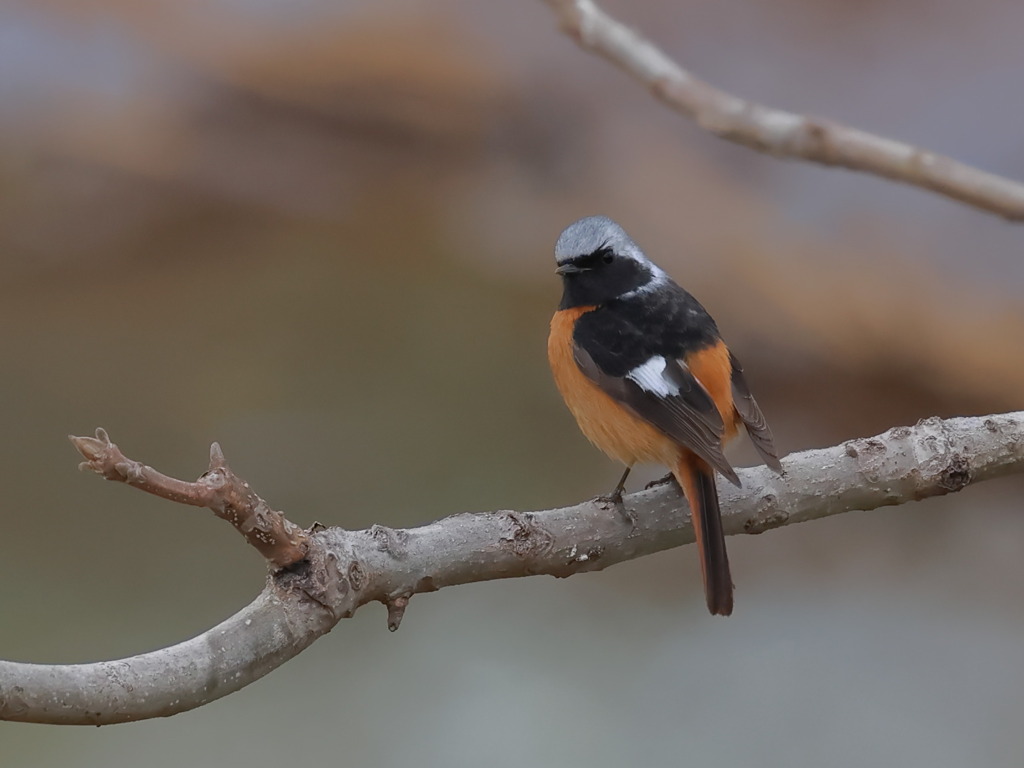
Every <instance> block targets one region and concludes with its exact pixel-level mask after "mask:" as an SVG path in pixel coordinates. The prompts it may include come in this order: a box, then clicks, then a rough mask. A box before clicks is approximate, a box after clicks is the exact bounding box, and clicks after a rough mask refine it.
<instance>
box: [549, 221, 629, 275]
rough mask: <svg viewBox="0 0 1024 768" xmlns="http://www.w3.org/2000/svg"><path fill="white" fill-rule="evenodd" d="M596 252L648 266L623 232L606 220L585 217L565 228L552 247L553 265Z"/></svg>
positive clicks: (612, 222) (616, 225) (613, 223)
mask: <svg viewBox="0 0 1024 768" xmlns="http://www.w3.org/2000/svg"><path fill="white" fill-rule="evenodd" d="M599 248H611V249H612V251H613V252H614V253H615V254H617V255H619V256H627V257H629V258H631V259H635V260H636V261H638V262H641V263H643V264H647V263H649V262H648V261H647V258H646V257H645V256H644V253H643V251H641V250H640V248H639V247H638V246H637V244H636V243H634V242H633V241H632V240H631V239H630V237H629V235H627V234H626V231H625V230H624V229H623V228H622V227H620V226H619V225H618V224H616V223H615V222H614V221H612V220H611V219H609V218H608V217H607V216H588V217H587V218H585V219H580V220H579V221H576V222H573V223H572V224H570V225H569V226H568V227H566V228H565V231H563V232H562V234H561V235H560V236H559V238H558V242H556V243H555V261H556V262H558V263H559V264H564V263H565V262H567V261H571V260H572V259H575V258H576V257H577V256H585V255H587V254H590V253H593V252H594V251H596V250H598V249H599Z"/></svg>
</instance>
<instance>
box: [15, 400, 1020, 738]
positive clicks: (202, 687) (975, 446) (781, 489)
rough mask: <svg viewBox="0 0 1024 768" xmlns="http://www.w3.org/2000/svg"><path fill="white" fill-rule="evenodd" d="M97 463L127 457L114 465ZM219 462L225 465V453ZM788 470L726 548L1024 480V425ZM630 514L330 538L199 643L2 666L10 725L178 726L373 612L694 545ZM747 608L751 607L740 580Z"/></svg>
mask: <svg viewBox="0 0 1024 768" xmlns="http://www.w3.org/2000/svg"><path fill="white" fill-rule="evenodd" d="M93 440H94V439H93V438H88V439H87V440H86V441H85V442H84V443H83V442H82V441H81V440H80V439H79V440H75V441H74V442H75V444H76V446H77V447H79V449H80V450H82V451H83V455H85V456H86V458H87V459H88V460H89V463H88V465H87V466H89V467H90V468H92V469H95V470H96V471H97V472H99V473H100V474H102V475H103V476H104V477H109V478H110V479H114V480H121V481H123V482H127V483H129V484H132V485H135V486H137V487H142V486H141V485H140V483H139V482H133V478H137V477H138V473H137V472H131V471H121V469H116V465H118V464H119V465H121V468H122V469H125V470H127V468H128V467H131V466H138V467H142V465H141V464H138V463H137V462H132V461H131V460H129V459H127V458H125V457H124V455H123V454H121V453H120V451H119V450H118V449H117V448H116V446H114V445H113V443H111V442H110V441H109V438H107V437H106V435H105V433H101V434H100V436H99V437H98V438H96V439H95V440H96V441H98V443H97V442H93ZM97 451H99V452H100V453H102V454H104V455H105V456H107V457H108V458H109V457H110V456H113V455H115V454H116V456H117V457H119V458H118V460H117V461H115V462H114V464H113V465H110V462H109V461H108V460H107V459H103V458H97V457H96V456H95V454H96V452H97ZM214 454H215V463H216V464H221V465H222V464H223V456H222V455H220V452H219V450H215V451H214ZM108 465H109V466H114V468H115V470H116V471H110V470H109V468H108ZM783 467H784V469H785V475H784V476H782V477H779V476H777V475H776V474H774V473H773V472H771V471H770V470H769V469H768V468H767V467H763V466H762V467H754V468H751V469H742V470H739V475H740V478H741V479H742V481H743V488H740V489H737V488H733V487H732V486H726V487H724V488H722V489H721V490H722V499H721V501H722V509H723V510H724V515H723V524H724V526H725V530H726V533H729V534H737V533H761V532H762V531H766V530H770V529H772V528H779V527H781V526H785V525H790V524H792V523H799V522H804V521H806V520H814V519H818V518H822V517H826V516H828V515H835V514H839V513H842V512H848V511H851V510H855V509H874V508H876V507H882V506H887V505H895V504H903V503H905V502H908V501H914V500H918V499H924V498H927V497H929V496H938V495H942V494H946V493H952V492H955V491H959V490H961V489H963V488H965V487H967V486H968V485H970V484H973V483H978V482H981V481H984V480H990V479H992V478H996V477H1001V476H1004V475H1009V474H1013V473H1021V472H1024V411H1022V412H1018V413H1009V414H1004V415H998V416H987V417H985V416H983V417H975V418H960V419H949V420H946V421H943V420H941V419H937V418H933V419H926V420H924V421H922V422H920V423H919V424H917V426H915V427H897V428H895V429H890V430H889V431H888V432H886V433H884V434H881V435H878V436H876V437H872V438H867V439H862V440H851V441H848V442H846V443H843V444H841V445H837V446H834V447H832V448H825V449H821V450H814V451H805V452H803V453H798V454H794V455H792V456H788V457H787V458H786V459H785V460H784V461H783ZM146 469H147V470H148V468H146ZM148 471H149V472H150V473H152V475H151V476H150V480H151V481H152V482H156V483H157V484H163V485H164V486H165V487H170V488H181V487H183V486H191V485H193V484H191V483H182V481H179V480H174V479H173V478H166V476H163V475H159V477H160V478H166V479H165V480H154V479H153V478H156V477H157V476H158V474H159V473H156V472H155V470H148ZM236 482H238V483H241V484H242V486H244V487H245V488H248V485H247V484H245V483H244V482H243V481H241V480H238V479H237V478H236ZM179 483H180V484H181V485H180V486H179V485H177V484H179ZM144 489H145V490H149V491H152V490H153V488H148V487H147V488H144ZM161 495H164V496H165V497H167V498H171V499H172V500H177V501H181V502H182V503H195V500H194V499H193V498H179V494H161ZM186 495H187V494H186ZM625 505H626V507H627V509H628V511H629V513H630V515H629V517H632V519H633V523H630V521H629V519H628V517H627V515H624V514H622V510H620V509H616V508H614V507H611V506H604V505H601V504H597V503H594V502H585V503H583V504H577V505H575V506H572V507H564V508H561V509H549V510H543V511H538V512H517V511H507V510H506V511H500V512H486V513H463V514H457V515H452V516H451V517H446V518H444V519H442V520H438V521H437V522H434V523H430V524H428V525H424V526H421V527H419V528H410V529H393V528H388V527H385V526H380V525H376V526H373V527H372V528H369V529H368V530H364V531H347V530H343V529H341V528H322V527H319V528H317V529H316V530H311V531H309V532H308V535H307V537H306V539H305V541H304V545H305V546H306V548H307V552H306V557H305V558H304V559H302V560H300V561H298V562H296V563H293V564H292V565H291V566H289V567H287V568H276V567H275V568H273V569H272V573H271V577H270V579H269V581H268V584H267V586H266V588H265V589H264V591H263V592H262V594H261V595H260V596H259V597H258V598H257V599H256V600H255V601H254V602H253V603H252V604H251V605H249V606H248V607H246V608H245V609H243V610H242V611H241V612H239V613H238V614H236V615H235V616H233V617H231V618H230V619H228V620H227V621H225V622H224V623H222V624H220V625H219V626H217V627H214V628H213V629H211V630H209V631H208V632H206V633H204V634H202V635H200V636H199V637H196V638H193V639H192V640H189V641H187V642H184V643H180V644H178V645H175V646H171V647H169V648H163V649H161V650H158V651H153V652H152V653H147V654H143V655H140V656H133V657H131V658H127V659H120V660H117V661H108V662H101V663H96V664H72V665H46V664H24V663H18V662H12V661H0V720H17V721H23V722H36V723H59V724H83V725H84V724H89V725H102V724H106V723H119V722H127V721H131V720H143V719H146V718H151V717H166V716H168V715H173V714H176V713H178V712H184V711H186V710H190V709H195V708H196V707H199V706H201V705H203V704H205V703H207V702H209V701H213V700H214V699H217V698H220V697H221V696H224V695H226V694H229V693H231V692H233V691H236V690H238V689H239V688H242V687H243V686H245V685H248V684H249V683H251V682H253V681H254V680H257V679H259V678H260V677H262V676H263V675H265V674H266V673H267V672H269V671H271V670H272V669H275V668H276V667H278V666H280V665H281V664H283V663H284V662H285V661H287V660H288V659H290V658H292V657H293V656H295V655H297V654H298V653H299V652H301V651H302V650H303V649H305V648H306V647H308V646H309V645H310V644H311V643H312V642H313V641H314V640H316V639H317V638H318V637H320V636H321V635H323V634H325V633H326V632H329V631H330V630H331V628H332V627H334V626H335V624H337V623H338V621H340V620H341V619H342V618H346V617H349V616H351V615H352V614H353V613H354V612H355V611H356V609H357V608H359V607H360V606H362V605H365V604H366V603H369V602H374V601H377V602H381V603H384V604H385V605H386V606H387V608H388V626H389V628H391V629H397V628H398V624H399V623H400V622H401V619H402V615H403V614H404V612H405V609H406V606H407V605H408V603H409V599H410V597H412V595H414V594H418V593H421V592H431V591H434V590H437V589H441V588H442V587H447V586H452V585H456V584H467V583H470V582H477V581H487V580H490V579H503V578H511V577H517V576H531V575H536V574H548V575H552V576H559V577H564V576H571V575H573V574H576V573H580V572H583V571H594V570H600V569H602V568H605V567H607V566H609V565H614V564H615V563H620V562H623V561H625V560H630V559H633V558H637V557H641V556H643V555H647V554H650V553H652V552H657V551H659V550H663V549H668V548H670V547H677V546H680V545H682V544H688V543H691V542H692V541H693V529H692V528H691V526H690V522H689V516H688V515H687V514H686V512H685V511H683V510H684V509H685V508H686V505H685V504H684V503H683V502H682V499H681V497H680V496H679V492H678V490H677V489H676V488H675V486H674V485H661V486H657V487H655V488H653V489H650V490H647V491H642V492H640V493H636V494H632V495H630V496H627V497H626V499H625ZM282 517H283V516H282ZM284 522H286V523H287V521H284ZM287 525H289V526H291V525H292V524H291V523H287ZM739 594H740V596H741V599H742V594H743V583H742V580H741V582H740V584H739Z"/></svg>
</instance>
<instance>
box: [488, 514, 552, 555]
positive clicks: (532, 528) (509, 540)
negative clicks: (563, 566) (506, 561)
mask: <svg viewBox="0 0 1024 768" xmlns="http://www.w3.org/2000/svg"><path fill="white" fill-rule="evenodd" d="M501 514H502V516H503V526H502V528H503V532H502V535H501V539H500V544H501V547H502V548H503V549H507V550H509V551H510V552H512V553H513V554H515V555H516V556H517V557H521V558H528V557H537V556H540V555H543V554H545V553H547V552H548V551H549V550H550V549H551V543H552V536H551V534H550V533H549V532H548V531H547V530H546V529H545V528H543V527H542V526H540V525H538V524H537V521H536V517H535V516H534V515H533V514H532V513H530V512H503V513H501Z"/></svg>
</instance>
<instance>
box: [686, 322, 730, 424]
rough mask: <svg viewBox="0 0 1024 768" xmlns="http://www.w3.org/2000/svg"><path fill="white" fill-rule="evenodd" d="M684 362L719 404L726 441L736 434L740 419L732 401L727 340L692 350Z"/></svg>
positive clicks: (716, 403)
mask: <svg viewBox="0 0 1024 768" xmlns="http://www.w3.org/2000/svg"><path fill="white" fill-rule="evenodd" d="M683 362H684V363H686V365H687V367H689V369H690V373H692V374H693V376H694V378H696V379H697V381H699V382H700V383H701V384H702V385H703V386H704V389H706V390H707V391H708V394H709V395H711V399H712V400H714V401H715V405H717V406H718V412H719V413H720V414H721V415H722V423H723V424H725V435H723V440H722V442H723V443H724V442H725V441H726V440H728V439H729V438H730V437H733V436H734V435H735V434H736V427H737V425H738V424H739V421H740V415H739V414H738V413H737V412H736V408H735V406H734V405H733V402H732V361H731V360H730V359H729V349H728V347H726V346H725V342H723V341H718V342H717V343H716V344H714V345H713V346H710V347H706V348H704V349H702V350H700V351H698V352H691V353H690V354H688V355H687V356H686V357H685V358H684V359H683Z"/></svg>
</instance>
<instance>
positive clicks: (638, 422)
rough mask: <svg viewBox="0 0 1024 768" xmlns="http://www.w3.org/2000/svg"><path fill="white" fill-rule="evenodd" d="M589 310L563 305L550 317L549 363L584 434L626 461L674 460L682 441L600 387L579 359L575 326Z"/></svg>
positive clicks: (562, 393)
mask: <svg viewBox="0 0 1024 768" xmlns="http://www.w3.org/2000/svg"><path fill="white" fill-rule="evenodd" d="M591 309H593V307H573V308H572V309H563V310H560V311H558V312H556V313H555V316H554V317H553V318H552V320H551V333H550V335H549V336H548V362H549V363H550V365H551V372H552V374H553V376H554V379H555V386H557V387H558V391H559V392H560V393H561V395H562V399H564V400H565V404H566V406H568V408H569V411H570V412H571V413H572V415H573V416H574V417H575V418H576V422H577V423H578V424H579V427H580V430H581V431H582V432H583V434H584V435H586V436H587V439H588V440H590V442H592V443H593V444H594V445H596V446H597V447H598V448H600V449H601V450H602V451H604V452H605V453H606V454H607V455H608V456H610V457H612V458H614V459H617V460H618V461H621V462H622V463H623V464H626V465H628V466H632V465H633V464H636V463H638V462H657V463H661V464H665V465H671V464H672V463H673V462H674V461H675V459H676V458H677V456H678V454H679V451H680V448H679V446H678V445H677V444H676V443H675V442H674V441H672V440H671V439H670V438H669V437H668V435H666V434H665V433H664V432H662V431H661V430H659V429H658V428H656V427H654V426H652V425H651V424H649V423H647V422H646V421H643V420H642V419H640V418H639V417H638V416H636V415H635V414H634V413H633V412H632V411H630V410H628V409H626V408H625V407H623V406H622V405H620V404H618V403H617V402H615V401H614V400H613V399H612V398H611V397H609V396H608V395H607V394H605V393H604V392H603V391H601V388H600V387H598V386H597V384H595V383H594V382H593V381H591V380H590V379H589V378H587V376H586V375H584V373H583V372H582V371H581V370H580V368H579V366H578V365H577V364H576V360H575V358H574V356H573V329H574V327H575V324H576V320H577V319H578V318H579V316H580V315H582V314H583V313H585V312H588V311H590V310H591Z"/></svg>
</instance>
